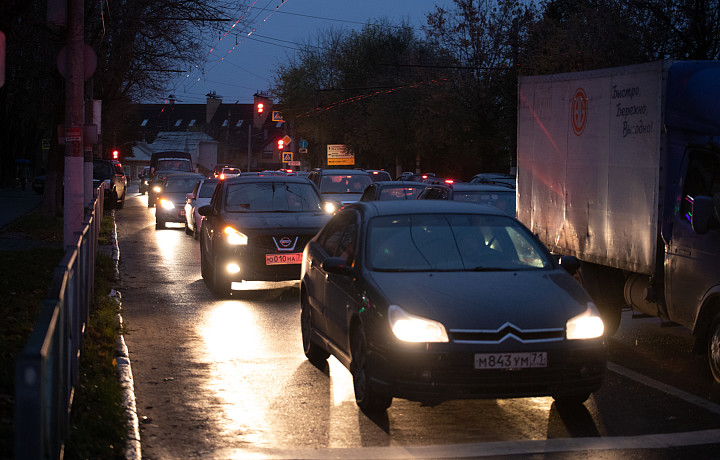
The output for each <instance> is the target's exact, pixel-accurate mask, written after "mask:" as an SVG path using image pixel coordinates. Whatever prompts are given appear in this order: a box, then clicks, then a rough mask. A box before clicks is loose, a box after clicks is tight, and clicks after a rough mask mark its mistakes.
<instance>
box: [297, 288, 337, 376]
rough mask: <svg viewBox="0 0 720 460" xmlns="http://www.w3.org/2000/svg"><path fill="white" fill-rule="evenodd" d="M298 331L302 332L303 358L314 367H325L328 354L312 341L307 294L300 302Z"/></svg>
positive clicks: (310, 311) (310, 314)
mask: <svg viewBox="0 0 720 460" xmlns="http://www.w3.org/2000/svg"><path fill="white" fill-rule="evenodd" d="M300 330H301V331H302V344H303V351H304V352H305V357H306V358H307V359H308V361H310V362H311V363H312V364H314V365H315V366H316V367H322V366H324V365H325V363H326V361H327V359H328V358H329V357H330V353H328V352H327V351H326V350H324V349H323V348H322V347H320V345H318V344H317V343H315V342H313V340H312V332H313V325H312V309H311V307H310V304H309V303H308V298H307V294H305V293H303V295H302V300H301V301H300Z"/></svg>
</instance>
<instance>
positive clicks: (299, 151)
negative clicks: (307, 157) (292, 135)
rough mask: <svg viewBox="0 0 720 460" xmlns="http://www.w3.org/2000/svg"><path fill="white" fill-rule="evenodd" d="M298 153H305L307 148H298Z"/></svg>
mask: <svg viewBox="0 0 720 460" xmlns="http://www.w3.org/2000/svg"><path fill="white" fill-rule="evenodd" d="M298 153H307V149H303V148H300V149H298Z"/></svg>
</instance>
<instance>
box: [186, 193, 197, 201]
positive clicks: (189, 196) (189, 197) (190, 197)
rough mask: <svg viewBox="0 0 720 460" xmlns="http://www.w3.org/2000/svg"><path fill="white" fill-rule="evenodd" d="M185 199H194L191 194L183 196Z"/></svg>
mask: <svg viewBox="0 0 720 460" xmlns="http://www.w3.org/2000/svg"><path fill="white" fill-rule="evenodd" d="M185 198H187V199H188V200H192V199H195V197H194V196H193V194H192V193H186V194H185Z"/></svg>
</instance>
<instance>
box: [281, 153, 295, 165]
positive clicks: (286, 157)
mask: <svg viewBox="0 0 720 460" xmlns="http://www.w3.org/2000/svg"><path fill="white" fill-rule="evenodd" d="M282 157H283V163H289V162H291V161H293V159H292V157H293V153H292V152H283V153H282Z"/></svg>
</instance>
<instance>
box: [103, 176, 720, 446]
mask: <svg viewBox="0 0 720 460" xmlns="http://www.w3.org/2000/svg"><path fill="white" fill-rule="evenodd" d="M131 190H135V191H137V188H136V186H135V187H133V188H132V189H131ZM146 199H147V198H146V196H139V195H137V194H136V193H131V194H129V195H128V197H127V200H126V203H125V208H124V209H122V210H118V211H116V223H117V229H118V240H119V247H120V276H121V279H120V283H119V284H120V286H119V290H120V291H121V293H122V299H123V313H122V314H123V320H124V324H125V326H126V328H127V330H128V332H127V334H126V335H125V341H126V343H127V346H128V349H129V351H130V360H131V363H132V370H133V374H134V380H135V392H136V400H137V408H138V416H139V417H140V428H141V432H140V434H141V444H142V452H143V458H148V459H166V458H167V459H175V458H411V457H415V458H419V457H425V458H470V457H483V456H507V457H508V458H511V457H515V456H517V457H518V458H520V457H523V458H527V456H532V458H693V459H696V458H718V457H720V389H719V388H718V386H717V385H715V384H713V383H712V382H710V381H709V377H708V375H707V370H706V369H705V367H704V362H703V361H702V360H701V359H699V358H694V357H692V356H690V355H689V354H688V353H687V350H686V348H688V349H689V344H690V338H689V335H688V334H687V332H686V331H683V330H674V331H668V329H665V328H662V329H661V328H659V327H657V325H656V324H655V325H653V324H649V321H648V322H645V320H640V322H635V321H631V322H629V323H628V324H630V325H631V326H630V325H628V326H626V325H623V326H622V327H621V330H620V332H619V333H618V336H617V340H613V341H612V343H611V363H610V370H609V372H608V374H607V378H606V380H605V384H604V386H603V388H602V389H601V390H600V391H599V392H597V393H596V394H595V395H593V396H592V397H591V398H590V399H589V400H588V401H587V402H586V403H585V406H584V407H582V408H578V409H575V410H570V411H568V410H560V409H559V408H558V407H557V406H555V405H554V404H553V401H552V399H551V398H527V399H516V400H512V399H511V400H485V401H454V402H447V403H444V404H441V405H439V406H436V407H426V406H422V405H420V404H418V403H414V402H409V401H405V400H398V399H395V400H394V401H393V404H392V406H391V407H390V409H388V411H387V414H386V415H384V416H382V417H379V418H378V419H370V418H368V417H367V416H366V415H364V414H363V413H362V412H360V411H359V410H358V409H357V407H356V405H355V402H354V398H353V391H352V381H351V378H350V374H349V372H348V371H347V370H346V369H345V368H344V367H343V366H342V365H340V364H339V363H338V362H337V361H336V360H335V359H334V358H331V359H330V360H329V364H328V366H327V367H326V368H325V369H318V368H316V367H314V366H313V365H311V364H310V363H309V362H307V361H306V360H305V358H304V355H303V353H302V346H301V338H300V325H299V303H298V290H297V284H296V283H292V282H290V283H283V284H280V285H268V284H262V283H258V284H256V285H253V286H251V287H252V289H251V290H249V291H242V292H241V293H239V295H236V296H234V298H233V299H230V300H217V299H215V298H214V297H213V296H212V294H211V293H210V291H209V290H208V289H207V287H206V286H205V284H204V282H203V280H202V278H201V276H200V263H199V245H198V242H197V241H195V240H193V238H192V237H191V236H188V235H186V234H185V232H184V231H183V229H182V227H180V226H178V227H175V228H168V229H166V230H155V226H154V209H148V208H147V206H146V203H147V201H146ZM628 315H629V313H628ZM713 443H714V444H713Z"/></svg>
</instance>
